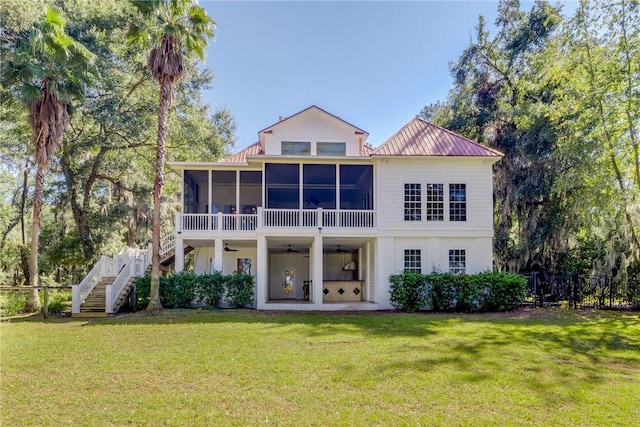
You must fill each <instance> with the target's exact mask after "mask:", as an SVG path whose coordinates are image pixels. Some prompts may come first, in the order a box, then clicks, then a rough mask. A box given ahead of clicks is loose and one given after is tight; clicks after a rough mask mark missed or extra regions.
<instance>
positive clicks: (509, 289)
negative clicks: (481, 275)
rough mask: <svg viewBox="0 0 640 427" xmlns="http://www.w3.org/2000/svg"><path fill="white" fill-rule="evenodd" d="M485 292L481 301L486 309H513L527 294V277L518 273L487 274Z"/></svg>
mask: <svg viewBox="0 0 640 427" xmlns="http://www.w3.org/2000/svg"><path fill="white" fill-rule="evenodd" d="M487 276H488V277H490V278H491V280H489V281H488V285H489V286H488V288H487V294H486V297H485V299H484V301H483V307H482V308H483V309H484V310H486V311H508V310H515V309H516V308H518V306H519V305H520V304H521V303H522V302H523V301H524V299H525V297H526V296H527V279H526V278H525V277H524V276H520V275H519V274H507V273H491V274H487Z"/></svg>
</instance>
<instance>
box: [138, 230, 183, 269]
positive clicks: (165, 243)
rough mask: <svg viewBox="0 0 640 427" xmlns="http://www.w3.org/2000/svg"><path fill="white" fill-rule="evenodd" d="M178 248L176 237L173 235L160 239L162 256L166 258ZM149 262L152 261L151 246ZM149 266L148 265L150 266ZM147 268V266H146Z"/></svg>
mask: <svg viewBox="0 0 640 427" xmlns="http://www.w3.org/2000/svg"><path fill="white" fill-rule="evenodd" d="M175 248H176V235H175V234H173V233H171V234H169V235H166V236H164V237H162V238H161V239H160V256H164V255H166V254H168V253H169V252H171V251H172V250H174V249H175ZM148 253H149V260H151V257H150V255H151V245H149V252H148ZM149 264H151V261H149ZM149 264H147V265H149ZM145 268H146V266H145Z"/></svg>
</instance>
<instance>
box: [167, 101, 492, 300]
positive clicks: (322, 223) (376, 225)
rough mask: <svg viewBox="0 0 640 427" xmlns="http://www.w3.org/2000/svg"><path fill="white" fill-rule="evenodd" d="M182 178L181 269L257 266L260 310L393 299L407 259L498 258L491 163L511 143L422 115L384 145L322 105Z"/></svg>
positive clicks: (414, 262) (178, 166) (425, 267)
mask: <svg viewBox="0 0 640 427" xmlns="http://www.w3.org/2000/svg"><path fill="white" fill-rule="evenodd" d="M258 136H259V141H258V142H256V143H255V144H253V145H251V146H249V147H247V148H246V149H244V150H242V151H240V152H238V153H236V154H234V155H232V156H230V157H228V158H226V159H223V160H221V161H220V162H218V163H198V162H173V163H169V166H170V167H171V168H172V169H174V170H176V171H177V172H178V173H180V174H181V175H182V177H183V183H184V185H183V189H184V191H183V202H182V206H183V209H182V212H181V213H179V214H177V215H176V230H175V242H176V247H177V248H178V250H176V261H175V269H176V271H180V270H181V269H182V268H183V265H184V251H181V250H180V249H179V248H185V247H190V248H194V254H195V255H194V256H195V270H196V273H203V272H209V271H213V270H221V271H222V272H223V273H231V272H233V271H238V270H240V271H243V270H247V269H250V270H249V271H250V273H251V274H253V275H255V276H256V306H257V308H259V309H279V310H281V309H300V310H314V309H315V310H340V309H350V310H353V309H366V310H370V309H387V308H391V305H390V303H389V283H388V277H389V276H390V275H391V274H395V273H398V272H402V271H404V270H414V271H418V272H423V273H430V272H432V271H434V270H438V271H451V272H455V273H463V272H464V273H476V272H481V271H486V270H491V269H492V239H493V188H492V185H493V179H492V165H493V164H494V163H495V162H496V161H498V160H499V159H500V158H501V157H502V154H501V153H499V152H497V151H494V150H491V149H489V148H487V147H484V146H482V145H479V144H477V143H475V142H473V141H470V140H468V139H466V138H463V137H461V136H459V135H456V134H454V133H452V132H450V131H448V130H446V129H443V128H441V127H438V126H435V125H433V124H430V123H428V122H426V121H424V120H422V119H419V118H415V119H413V120H411V121H410V122H409V123H408V124H407V125H405V126H404V127H403V128H402V129H400V130H399V131H398V132H397V133H396V134H395V135H393V136H391V137H390V138H389V139H387V140H386V141H385V142H384V143H383V144H382V145H381V146H380V147H378V148H377V149H373V148H371V147H370V146H368V145H367V144H366V142H367V137H368V133H367V132H365V131H364V130H362V129H360V128H358V127H356V126H354V125H352V124H350V123H348V122H346V121H344V120H342V119H341V118H339V117H336V116H334V115H332V114H330V113H328V112H327V111H324V110H322V109H321V108H318V107H316V106H311V107H309V108H307V109H305V110H303V111H300V112H299V113H297V114H294V115H292V116H290V117H287V118H284V119H281V120H280V121H278V122H277V123H274V124H273V125H271V126H269V127H267V128H265V129H263V130H261V131H260V132H258Z"/></svg>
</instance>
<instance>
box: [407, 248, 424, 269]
mask: <svg viewBox="0 0 640 427" xmlns="http://www.w3.org/2000/svg"><path fill="white" fill-rule="evenodd" d="M404 272H405V273H417V274H420V273H422V256H421V253H420V249H405V250H404Z"/></svg>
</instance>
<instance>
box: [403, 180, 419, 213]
mask: <svg viewBox="0 0 640 427" xmlns="http://www.w3.org/2000/svg"><path fill="white" fill-rule="evenodd" d="M421 192H422V188H421V186H420V184H405V185H404V220H405V221H420V220H422V206H421V205H422V195H421Z"/></svg>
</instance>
